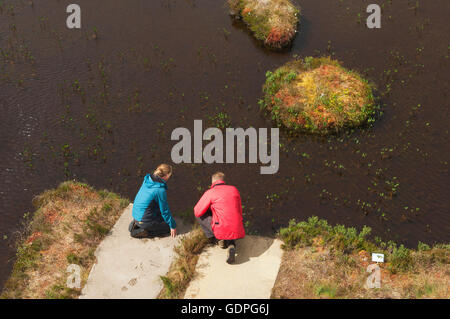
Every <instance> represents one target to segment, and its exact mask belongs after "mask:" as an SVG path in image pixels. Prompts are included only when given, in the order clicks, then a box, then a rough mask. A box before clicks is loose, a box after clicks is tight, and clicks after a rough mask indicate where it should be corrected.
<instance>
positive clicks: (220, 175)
mask: <svg viewBox="0 0 450 319" xmlns="http://www.w3.org/2000/svg"><path fill="white" fill-rule="evenodd" d="M211 178H212V180H213V181H225V174H224V173H222V172H217V173H214V174H213V176H212V177H211Z"/></svg>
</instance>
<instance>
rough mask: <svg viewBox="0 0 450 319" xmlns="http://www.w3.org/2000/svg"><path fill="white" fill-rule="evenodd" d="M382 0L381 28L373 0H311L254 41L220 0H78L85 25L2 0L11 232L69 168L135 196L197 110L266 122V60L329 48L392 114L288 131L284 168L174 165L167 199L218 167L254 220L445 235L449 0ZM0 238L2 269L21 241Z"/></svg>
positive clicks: (0, 142)
mask: <svg viewBox="0 0 450 319" xmlns="http://www.w3.org/2000/svg"><path fill="white" fill-rule="evenodd" d="M375 2H378V3H379V4H380V5H382V4H383V5H384V11H383V19H382V28H381V29H380V30H369V29H367V27H366V26H365V19H366V16H367V14H366V13H365V9H366V6H367V3H365V2H363V1H356V0H355V1H348V0H347V1H335V0H322V1H315V0H303V1H301V6H302V8H303V14H304V18H303V20H302V22H301V26H300V29H301V33H300V34H299V36H298V37H297V38H296V40H295V42H294V44H293V47H292V49H291V50H290V51H287V52H278V53H273V52H269V51H266V50H264V49H263V48H261V47H260V46H259V45H258V44H257V43H256V42H255V41H253V39H252V37H251V35H250V34H249V33H248V32H247V31H246V30H245V28H243V27H242V25H240V24H239V23H235V22H234V21H233V20H232V19H231V18H230V17H229V16H228V11H227V8H226V6H225V1H211V0H199V1H188V0H185V1H182V0H179V1H167V0H165V1H161V0H155V1H145V0H127V1H119V0H110V1H100V0H89V1H87V0H79V1H78V2H77V3H78V4H79V5H80V6H81V8H82V29H81V31H79V30H68V29H67V28H66V26H65V20H66V17H67V15H66V13H65V9H66V6H67V5H68V4H70V3H71V2H70V1H58V2H57V1H34V6H33V7H31V6H30V4H29V1H6V3H5V2H3V3H4V4H3V5H2V7H1V8H2V9H1V13H0V47H1V49H2V52H3V54H2V55H1V56H0V107H1V112H0V120H1V124H2V125H1V127H0V132H1V134H0V149H1V153H0V236H2V237H3V236H4V235H6V236H8V238H12V237H13V234H14V232H16V231H17V230H19V226H20V222H21V220H22V216H23V215H24V213H26V212H31V211H33V208H32V206H31V200H32V198H33V196H34V195H36V194H39V193H41V192H42V191H44V190H46V189H49V188H54V187H56V186H57V185H58V184H59V183H60V182H61V181H63V180H65V179H72V178H76V179H78V180H81V181H85V182H87V183H89V184H91V185H93V186H95V187H98V188H100V187H104V188H108V189H111V190H114V191H116V192H118V193H120V194H122V195H124V196H127V197H129V198H130V199H133V198H134V195H135V192H136V191H137V189H138V187H139V185H140V183H141V181H142V177H143V175H144V174H145V173H146V172H147V171H149V170H150V169H153V168H155V166H156V165H157V164H159V163H160V162H170V151H171V148H172V146H173V145H174V143H173V142H171V141H170V134H171V132H172V130H173V129H174V128H176V127H180V126H182V127H187V128H190V129H192V127H193V121H194V119H203V121H204V126H213V125H214V122H213V121H210V120H209V118H210V117H213V116H215V115H216V114H218V113H219V112H224V113H226V114H227V115H228V116H229V118H230V119H231V127H244V128H246V127H250V126H253V127H271V126H272V123H271V122H270V120H268V119H266V118H265V117H264V115H263V114H262V113H261V112H260V110H259V107H258V104H257V102H258V99H259V98H260V97H261V86H262V84H263V82H264V80H265V72H266V71H267V70H273V69H274V68H276V67H278V66H280V65H281V64H283V63H285V62H286V61H288V60H290V59H291V58H292V56H293V55H299V56H307V55H314V56H317V55H321V54H332V55H333V56H334V57H335V58H337V59H339V60H341V61H343V62H344V65H345V66H346V67H348V68H352V69H355V70H357V71H359V72H360V73H362V74H363V75H364V76H366V77H367V78H368V79H369V80H371V81H373V82H374V83H375V85H376V86H377V87H378V91H377V94H378V95H379V97H380V100H381V103H382V104H383V109H384V114H383V116H382V117H381V119H379V120H378V121H377V123H376V124H375V125H374V126H373V127H371V128H367V129H357V130H355V132H353V133H348V134H341V135H339V136H333V137H330V138H319V137H313V136H300V137H298V138H290V137H288V136H285V135H283V136H282V137H281V140H280V143H281V144H282V148H281V151H280V170H279V172H278V174H276V175H260V173H259V167H260V165H259V164H257V165H256V164H252V165H249V164H247V165H244V164H228V165H222V166H221V165H206V164H203V165H189V164H183V165H176V167H175V175H174V177H173V179H172V180H170V182H169V202H170V205H171V208H172V210H173V211H174V212H175V213H176V214H178V215H179V214H181V213H182V212H186V211H188V210H189V209H191V208H192V207H193V205H194V204H195V203H196V201H197V199H198V198H199V196H200V194H201V190H202V189H205V188H206V187H207V186H208V184H209V180H210V179H209V176H210V174H211V173H213V172H214V171H215V170H217V169H221V170H223V171H225V172H226V173H227V175H228V176H229V182H230V183H233V184H234V185H236V186H237V187H238V188H239V190H240V191H241V195H242V199H243V204H244V205H245V220H246V221H248V222H249V223H248V225H247V226H248V227H249V231H250V232H252V233H259V234H270V233H273V231H274V230H276V229H278V228H279V227H280V226H283V225H286V224H287V222H288V221H289V220H290V219H291V218H294V217H295V218H297V219H304V218H307V217H308V216H311V215H317V216H319V217H322V218H326V219H328V220H329V221H330V222H331V223H343V224H345V225H348V226H356V227H358V228H360V227H362V225H368V226H370V227H372V228H373V234H375V235H377V236H380V237H381V238H383V239H385V240H386V239H392V240H396V241H398V242H400V243H404V244H407V245H408V246H415V245H416V244H417V242H418V241H422V242H426V243H433V242H436V241H437V242H447V241H448V240H449V221H450V219H449V204H448V198H449V195H450V190H449V188H448V182H449V171H448V160H449V146H448V141H449V139H448V127H449V121H448V118H449V114H448V110H449V104H448V92H449V90H448V88H449V78H450V77H449V62H448V61H449V60H448V55H449V44H450V41H449V40H450V36H449V34H448V32H447V31H448V14H449V5H450V3H449V1H447V0H433V1H420V3H419V7H418V8H416V9H415V8H414V7H415V5H416V1H406V0H396V1H392V3H391V1H381V0H380V1H375ZM11 4H12V5H13V7H12V8H11V7H10V5H11ZM358 14H360V15H361V22H362V23H359V22H358V21H359V19H360V18H359V17H358ZM94 28H96V29H97V36H98V38H97V39H96V40H95V39H93V38H92V34H93V30H94ZM394 184H398V186H397V187H394V188H395V189H394V190H393V189H392V185H394ZM390 185H391V186H390ZM0 242H1V246H0V282H3V281H4V280H5V279H6V277H7V275H8V273H9V271H10V268H11V264H12V258H13V256H14V249H13V248H12V247H11V244H12V243H11V241H10V240H9V239H8V240H5V239H2V238H1V239H0Z"/></svg>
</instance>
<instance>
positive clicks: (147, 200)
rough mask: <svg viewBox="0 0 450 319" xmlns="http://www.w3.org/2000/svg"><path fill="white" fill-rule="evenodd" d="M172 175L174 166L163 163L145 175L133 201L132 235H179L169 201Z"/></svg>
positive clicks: (136, 236) (141, 236) (130, 228)
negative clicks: (168, 186)
mask: <svg viewBox="0 0 450 319" xmlns="http://www.w3.org/2000/svg"><path fill="white" fill-rule="evenodd" d="M171 176H172V167H171V166H170V165H167V164H161V165H159V166H158V168H157V169H156V170H155V171H154V172H153V174H147V175H146V176H145V177H144V182H143V183H142V186H141V188H140V189H139V192H138V193H137V195H136V198H135V199H134V203H133V213H132V215H133V221H132V222H131V224H130V227H129V230H130V234H131V236H132V237H135V238H149V237H156V236H164V235H169V234H170V235H171V236H172V237H175V236H176V235H177V230H176V229H177V224H176V223H175V219H173V217H172V213H171V212H170V209H169V204H168V203H167V184H166V182H167V181H168V180H169V178H170V177H171Z"/></svg>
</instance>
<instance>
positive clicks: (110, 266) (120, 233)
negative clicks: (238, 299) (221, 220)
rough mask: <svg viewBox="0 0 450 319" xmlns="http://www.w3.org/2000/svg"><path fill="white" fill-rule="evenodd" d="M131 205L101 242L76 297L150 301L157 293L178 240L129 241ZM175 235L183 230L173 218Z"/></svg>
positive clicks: (185, 228) (184, 228)
mask: <svg viewBox="0 0 450 319" xmlns="http://www.w3.org/2000/svg"><path fill="white" fill-rule="evenodd" d="M132 207H133V206H132V205H130V206H129V207H127V208H126V209H125V210H124V212H123V214H122V216H121V217H120V218H119V220H118V221H117V223H116V224H115V225H114V227H113V228H112V230H111V232H110V234H109V235H108V236H107V237H106V238H105V239H104V240H103V241H102V242H101V244H100V245H99V247H98V248H97V250H96V252H95V255H96V257H97V263H96V264H95V265H94V266H93V267H92V269H91V272H90V274H89V278H88V280H87V283H86V285H85V287H84V288H83V290H82V294H81V296H80V298H89V299H104V298H105V299H106V298H108V299H109V298H116V299H153V298H156V297H157V296H158V294H159V292H160V291H161V288H162V282H161V280H160V276H163V275H166V274H167V272H168V270H169V267H170V264H171V263H172V261H173V260H174V257H175V252H174V250H173V248H174V246H175V245H176V244H178V241H179V237H177V238H171V237H165V238H155V239H136V238H131V237H130V233H129V232H128V225H129V223H130V221H131V220H132V217H131V211H132ZM177 224H178V225H177V230H178V232H179V233H181V234H182V233H183V232H186V231H187V227H186V225H183V223H182V222H181V221H180V220H178V219H177Z"/></svg>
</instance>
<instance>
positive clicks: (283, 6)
mask: <svg viewBox="0 0 450 319" xmlns="http://www.w3.org/2000/svg"><path fill="white" fill-rule="evenodd" d="M228 4H229V6H230V10H231V11H230V13H231V15H233V16H235V17H238V18H241V19H242V21H244V22H245V24H247V26H248V28H249V29H250V30H251V31H252V32H253V34H254V36H255V38H256V39H258V40H260V41H263V42H264V45H266V46H267V47H269V48H271V49H281V48H284V47H286V46H288V45H289V44H290V43H291V42H292V40H293V39H294V37H295V34H296V33H297V25H298V22H299V15H300V10H299V9H297V8H296V7H295V6H294V4H293V3H292V2H291V1H290V0H228Z"/></svg>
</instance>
